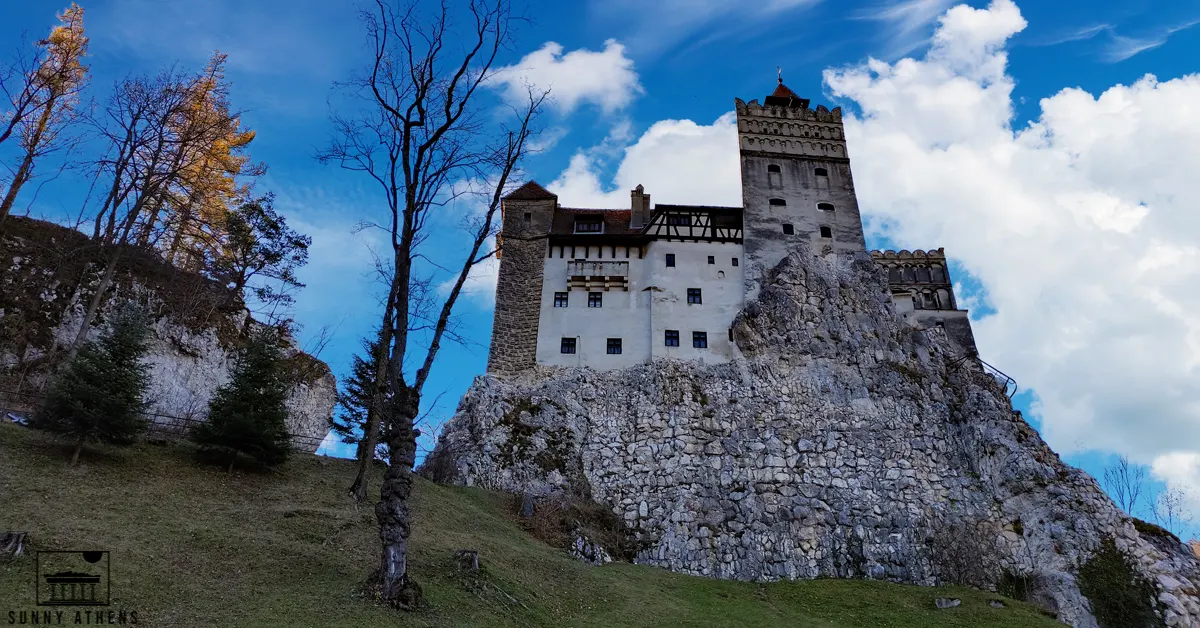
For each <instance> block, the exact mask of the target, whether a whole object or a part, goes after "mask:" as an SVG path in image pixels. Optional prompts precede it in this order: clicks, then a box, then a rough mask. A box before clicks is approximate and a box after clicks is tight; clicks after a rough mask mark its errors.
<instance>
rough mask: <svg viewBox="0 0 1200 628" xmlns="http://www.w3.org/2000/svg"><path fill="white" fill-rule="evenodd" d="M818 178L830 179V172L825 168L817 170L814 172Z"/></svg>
mask: <svg viewBox="0 0 1200 628" xmlns="http://www.w3.org/2000/svg"><path fill="white" fill-rule="evenodd" d="M813 172H814V173H815V174H816V175H817V176H818V177H828V176H829V171H828V170H826V169H824V168H817V169H816V170H814V171H813Z"/></svg>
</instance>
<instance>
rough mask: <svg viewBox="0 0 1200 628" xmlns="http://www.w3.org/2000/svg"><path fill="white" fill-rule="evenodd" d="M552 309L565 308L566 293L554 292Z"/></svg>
mask: <svg viewBox="0 0 1200 628" xmlns="http://www.w3.org/2000/svg"><path fill="white" fill-rule="evenodd" d="M554 307H567V293H566V292H555V293H554Z"/></svg>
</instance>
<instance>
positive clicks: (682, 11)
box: [589, 0, 821, 58]
mask: <svg viewBox="0 0 1200 628" xmlns="http://www.w3.org/2000/svg"><path fill="white" fill-rule="evenodd" d="M820 2H821V0H767V1H765V2H744V3H738V2H729V1H728V0H658V1H657V2H645V1H644V0H593V1H592V2H590V3H589V10H590V12H591V13H592V14H593V17H594V21H595V22H597V23H602V24H604V25H606V26H612V27H613V28H620V29H622V31H623V32H626V33H627V35H625V36H624V37H622V39H623V40H624V41H625V42H626V43H627V44H628V45H629V47H630V48H631V49H632V50H633V51H634V52H635V53H637V54H638V55H639V58H641V56H640V55H646V56H654V55H657V54H659V53H662V52H663V51H666V50H670V49H672V48H673V47H675V46H676V45H679V44H681V43H684V42H687V44H688V45H689V46H697V45H705V44H711V43H713V42H715V41H718V40H721V39H727V38H730V37H738V36H741V37H743V38H745V37H756V36H757V35H758V33H759V32H760V29H759V28H758V25H760V24H762V23H763V22H764V21H765V20H770V19H781V18H782V17H783V16H785V15H791V14H792V13H794V12H796V11H798V10H803V9H806V8H809V7H812V6H815V5H817V4H819V3H820Z"/></svg>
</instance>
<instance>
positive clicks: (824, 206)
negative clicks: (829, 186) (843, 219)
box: [817, 203, 833, 212]
mask: <svg viewBox="0 0 1200 628" xmlns="http://www.w3.org/2000/svg"><path fill="white" fill-rule="evenodd" d="M817 209H819V210H821V211H823V212H831V211H833V203H817Z"/></svg>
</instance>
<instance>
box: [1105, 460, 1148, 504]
mask: <svg viewBox="0 0 1200 628" xmlns="http://www.w3.org/2000/svg"><path fill="white" fill-rule="evenodd" d="M1145 484H1146V467H1143V466H1141V465H1136V464H1130V462H1129V457H1128V456H1124V455H1122V456H1120V457H1119V458H1117V461H1116V462H1114V463H1112V464H1111V465H1109V466H1108V467H1106V468H1105V469H1104V488H1106V489H1108V494H1109V495H1110V496H1112V498H1113V500H1114V501H1116V502H1117V505H1118V506H1120V507H1121V509H1122V510H1124V511H1125V512H1126V513H1127V514H1129V515H1132V514H1133V509H1134V508H1136V507H1137V503H1138V499H1139V498H1140V497H1141V495H1142V489H1143V488H1144V487H1145Z"/></svg>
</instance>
